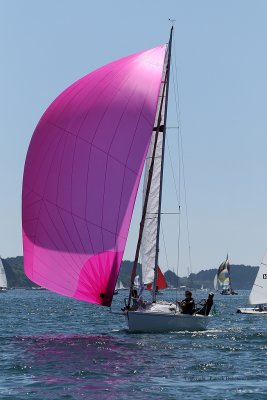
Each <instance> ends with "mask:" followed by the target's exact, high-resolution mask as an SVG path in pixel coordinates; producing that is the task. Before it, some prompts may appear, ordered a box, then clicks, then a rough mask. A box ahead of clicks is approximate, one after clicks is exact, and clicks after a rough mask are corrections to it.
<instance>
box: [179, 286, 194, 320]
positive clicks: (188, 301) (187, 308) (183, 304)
mask: <svg viewBox="0 0 267 400" xmlns="http://www.w3.org/2000/svg"><path fill="white" fill-rule="evenodd" d="M177 304H178V305H179V307H180V311H181V313H182V314H190V315H192V314H194V312H195V309H196V306H195V300H194V299H193V297H192V292H190V290H186V291H185V298H184V300H182V301H177Z"/></svg>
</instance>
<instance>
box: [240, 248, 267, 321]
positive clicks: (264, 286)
mask: <svg viewBox="0 0 267 400" xmlns="http://www.w3.org/2000/svg"><path fill="white" fill-rule="evenodd" d="M248 302H249V304H252V305H253V304H254V307H245V308H238V309H237V313H241V314H267V252H266V253H265V256H264V258H263V260H262V262H261V265H260V268H259V270H258V273H257V276H256V279H255V282H254V284H253V286H252V289H251V292H250V295H249V299H248Z"/></svg>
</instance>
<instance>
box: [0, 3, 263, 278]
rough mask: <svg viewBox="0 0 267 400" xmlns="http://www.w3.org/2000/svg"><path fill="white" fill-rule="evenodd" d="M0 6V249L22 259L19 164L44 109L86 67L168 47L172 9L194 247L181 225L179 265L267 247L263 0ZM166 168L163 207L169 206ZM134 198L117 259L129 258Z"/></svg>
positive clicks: (256, 254)
mask: <svg viewBox="0 0 267 400" xmlns="http://www.w3.org/2000/svg"><path fill="white" fill-rule="evenodd" d="M0 6H1V13H0V41H1V63H0V89H1V91H0V93H1V94H0V149H1V153H0V154H1V157H0V183H1V196H0V221H1V229H0V255H1V256H2V257H3V258H6V257H14V256H17V255H22V236H21V191H22V177H23V168H24V161H25V157H26V152H27V148H28V146H29V142H30V139H31V136H32V133H33V131H34V128H35V126H36V125H37V123H38V121H39V119H40V118H41V116H42V114H43V112H44V111H45V110H46V108H47V107H48V106H49V104H50V103H51V102H52V101H53V100H54V99H55V97H56V96H57V95H58V94H59V93H61V92H62V91H63V90H64V89H65V88H66V87H68V86H69V85H70V84H72V83H73V82H75V81H76V80H77V79H79V78H80V77H82V76H84V75H85V74H87V73H89V72H91V71H93V70H94V69H96V68H98V67H101V66H102V65H104V64H106V63H109V62H111V61H114V60H116V59H119V58H121V57H124V56H126V55H129V54H133V53H135V52H138V51H141V50H145V49H148V48H151V47H154V46H157V45H159V44H161V43H166V42H167V41H168V36H169V30H170V23H169V21H168V18H169V17H171V18H173V19H175V20H176V22H175V32H174V38H175V47H174V50H173V51H174V55H173V59H174V58H175V60H176V63H177V64H176V66H177V71H176V72H177V79H178V88H179V108H180V128H181V134H182V140H183V157H184V166H185V182H186V188H187V192H186V197H187V212H188V226H189V237H190V242H189V243H190V255H191V262H189V261H187V260H186V255H187V254H188V253H189V251H188V241H187V233H186V229H184V228H186V226H185V227H183V226H182V225H181V232H185V233H182V234H181V243H180V248H181V254H180V263H181V265H180V266H179V269H180V273H181V275H183V274H185V273H186V271H187V270H188V267H189V265H190V268H191V269H192V271H193V272H198V271H199V270H201V269H209V268H214V267H217V266H218V265H219V264H220V262H222V261H223V259H224V258H225V257H226V254H227V253H228V254H229V259H230V262H231V263H233V264H245V265H259V263H260V262H261V259H262V257H263V255H264V253H265V251H266V250H267V208H266V204H267V185H266V183H265V182H266V171H267V157H266V149H267V135H266V133H267V114H266V109H267V107H266V106H267V75H266V71H267V52H266V42H267V25H266V15H267V2H266V1H264V0H257V1H252V0H251V1H248V0H235V1H231V0H224V1H214V0H203V1H201V2H200V1H198V0H195V1H194V0H189V1H185V0H184V1H179V0H168V1H167V0H146V1H141V0H140V1H138V0H136V1H131V2H130V1H125V0H124V1H120V0H112V1H108V0H106V1H105V0H98V1H97V2H95V1H90V0H84V1H83V0H75V1H74V0H73V1H70V0H64V1H63V0H56V1H55V0H45V1H42V0H39V1H37V0H24V1H21V0H0ZM169 117H170V118H169V121H168V124H169V126H172V125H177V122H176V120H175V108H174V106H173V105H170V112H169ZM169 132H170V138H169V139H168V140H170V148H171V149H174V148H175V147H174V146H173V145H172V144H171V140H172V138H171V136H172V130H169ZM166 166H167V172H166V174H165V175H166V178H165V193H166V194H165V195H164V193H163V201H166V203H164V204H166V205H164V207H166V208H164V211H166V212H173V211H175V210H174V209H173V208H172V207H173V204H174V202H175V199H174V192H173V183H172V182H171V181H170V180H169V179H168V176H169V175H170V167H168V161H166ZM169 166H170V163H169ZM168 169H169V171H168ZM140 199H141V196H138V198H137V204H136V207H135V211H134V214H133V219H132V225H131V229H130V233H129V239H128V242H127V246H126V250H125V254H124V259H130V260H132V259H133V258H134V251H135V245H136V240H137V231H138V224H139V214H140V204H141V200H140ZM184 210H185V207H184V206H182V211H184ZM177 221H178V217H177V216H171V217H169V220H168V221H167V222H166V223H165V222H164V223H163V229H164V238H165V244H166V248H167V251H166V253H167V257H166V256H165V255H164V251H161V253H160V263H161V265H162V266H163V270H166V269H168V268H171V269H172V268H174V267H175V266H176V264H177V240H176V239H174V237H175V234H174V233H175V232H176V231H177ZM167 246H169V247H167ZM182 249H183V250H182Z"/></svg>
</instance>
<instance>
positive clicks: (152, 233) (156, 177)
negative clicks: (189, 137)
mask: <svg viewBox="0 0 267 400" xmlns="http://www.w3.org/2000/svg"><path fill="white" fill-rule="evenodd" d="M166 61H167V60H166ZM166 61H165V65H164V71H163V76H164V75H165V73H166ZM163 88H164V84H163V82H162V84H161V90H160V97H161V96H162V94H163ZM165 99H166V94H165V93H164V100H163V107H162V112H161V114H162V120H161V125H163V122H164V112H163V110H165ZM159 107H160V102H159V104H158V110H157V114H156V119H155V126H157V121H158V114H159ZM155 135H156V132H153V135H152V138H151V142H150V146H149V150H148V153H147V159H146V165H145V175H144V186H143V202H144V199H145V196H146V188H147V181H148V173H149V169H150V164H151V159H152V153H153V148H154V141H155ZM162 144H163V132H162V131H161V130H160V132H159V136H158V140H157V147H156V154H155V160H154V168H153V177H152V182H151V188H150V192H149V198H148V205H147V213H146V215H147V216H146V220H145V226H144V232H143V237H142V246H141V258H142V280H143V283H144V284H145V285H146V284H148V283H151V282H153V280H154V268H155V259H156V242H157V229H158V211H159V197H160V178H161V163H162Z"/></svg>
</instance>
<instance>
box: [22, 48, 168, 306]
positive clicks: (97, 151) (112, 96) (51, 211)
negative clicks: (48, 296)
mask: <svg viewBox="0 0 267 400" xmlns="http://www.w3.org/2000/svg"><path fill="white" fill-rule="evenodd" d="M164 56H165V46H159V47H156V48H153V49H151V50H148V51H144V52H141V53H138V54H134V55H132V56H129V57H126V58H122V59H120V60H118V61H115V62H113V63H111V64H108V65H106V66H104V67H102V68H100V69H98V70H96V71H94V72H92V73H90V74H88V75H86V76H85V77H83V78H82V79H80V80H78V81H77V82H75V83H74V84H73V85H71V86H70V87H69V88H67V89H66V90H65V91H64V92H63V93H62V94H61V95H59V96H58V97H57V98H56V100H55V101H54V102H53V103H52V104H51V105H50V106H49V107H48V109H47V110H46V112H45V113H44V115H43V116H42V118H41V120H40V122H39V123H38V125H37V127H36V129H35V132H34V134H33V137H32V140H31V143H30V146H29V150H28V154H27V158H26V162H25V169H24V178H23V192H22V228H23V248H24V268H25V273H26V274H27V276H28V277H29V278H30V279H31V280H32V281H34V282H36V283H37V284H39V285H41V286H43V287H46V288H48V289H50V290H52V291H55V292H57V293H60V294H63V295H66V296H69V297H74V298H76V299H79V300H84V301H88V302H91V303H96V304H102V305H106V306H108V305H110V304H111V301H112V296H113V292H114V288H115V284H116V280H117V276H118V273H119V268H120V264H121V260H122V256H123V252H124V248H125V244H126V239H127V235H128V231H129V225H130V220H131V216H132V211H133V206H134V202H135V198H136V193H137V189H138V185H139V181H140V176H141V172H142V168H143V164H144V160H145V156H146V153H147V150H148V146H149V142H150V138H151V134H152V129H153V125H154V120H155V114H156V108H157V102H158V96H159V89H160V83H161V79H162V71H163V63H164Z"/></svg>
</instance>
